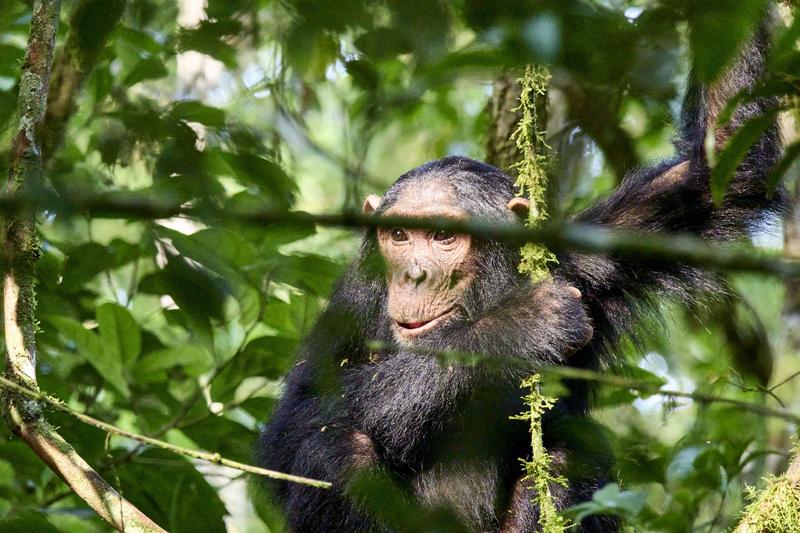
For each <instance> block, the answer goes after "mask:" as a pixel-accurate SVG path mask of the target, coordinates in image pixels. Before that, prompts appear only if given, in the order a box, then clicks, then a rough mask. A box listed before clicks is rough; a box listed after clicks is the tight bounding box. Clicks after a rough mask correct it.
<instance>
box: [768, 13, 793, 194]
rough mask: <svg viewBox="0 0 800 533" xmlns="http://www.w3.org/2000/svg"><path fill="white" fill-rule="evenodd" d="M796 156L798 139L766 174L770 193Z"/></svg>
mask: <svg viewBox="0 0 800 533" xmlns="http://www.w3.org/2000/svg"><path fill="white" fill-rule="evenodd" d="M798 20H800V17H798ZM798 157H800V141H795V142H793V143H792V144H790V145H789V146H788V147H787V148H786V150H785V151H784V153H783V157H782V158H781V160H780V161H778V164H777V165H775V168H773V169H772V171H771V172H770V173H769V176H767V190H768V191H769V194H770V195H772V194H774V193H775V189H777V188H778V185H779V184H780V182H781V180H782V179H783V176H784V175H785V174H786V172H787V171H788V170H789V169H790V168H791V167H792V165H793V164H794V163H795V161H797V158H798Z"/></svg>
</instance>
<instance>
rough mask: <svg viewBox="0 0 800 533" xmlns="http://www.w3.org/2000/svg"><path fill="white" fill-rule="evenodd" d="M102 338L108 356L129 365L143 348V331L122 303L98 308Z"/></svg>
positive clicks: (124, 365)
mask: <svg viewBox="0 0 800 533" xmlns="http://www.w3.org/2000/svg"><path fill="white" fill-rule="evenodd" d="M96 316H97V322H98V323H99V324H100V340H101V341H102V343H103V349H104V350H106V352H107V353H108V356H109V357H110V358H111V357H113V358H116V359H118V360H119V361H121V363H122V366H123V367H126V366H129V365H130V364H131V363H133V361H135V360H136V358H137V357H138V356H139V352H140V351H141V349H142V332H141V330H140V329H139V325H138V324H137V323H136V319H134V318H133V315H131V313H130V311H128V310H127V309H125V308H124V307H122V306H121V305H118V304H114V303H106V304H103V305H101V306H100V307H98V308H97V313H96Z"/></svg>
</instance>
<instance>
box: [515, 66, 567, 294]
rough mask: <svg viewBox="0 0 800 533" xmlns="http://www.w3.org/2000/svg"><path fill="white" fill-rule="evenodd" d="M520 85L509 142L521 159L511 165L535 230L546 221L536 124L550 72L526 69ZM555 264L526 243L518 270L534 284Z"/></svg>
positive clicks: (543, 153) (544, 163)
mask: <svg viewBox="0 0 800 533" xmlns="http://www.w3.org/2000/svg"><path fill="white" fill-rule="evenodd" d="M519 82H520V85H521V92H520V95H519V105H518V106H517V107H516V108H515V109H514V111H521V113H522V117H521V119H520V121H519V125H518V126H517V129H516V130H515V131H514V133H512V134H511V138H512V140H514V141H515V142H516V143H517V148H518V149H519V151H520V153H521V155H522V159H521V160H520V161H519V162H518V163H516V164H514V169H516V170H517V182H516V186H517V187H518V188H519V195H520V196H527V197H528V199H529V200H530V209H529V211H528V221H527V222H528V227H531V228H536V227H539V226H540V225H541V224H542V222H544V221H545V220H547V208H546V206H545V188H546V185H547V170H548V168H549V162H548V157H547V150H548V149H549V147H548V146H547V143H546V142H545V135H544V133H545V132H544V128H543V127H542V126H541V125H540V124H539V121H540V117H539V111H538V110H537V106H536V100H537V98H539V99H542V98H545V97H546V95H547V90H548V87H549V86H550V72H549V71H548V70H547V69H546V68H544V67H539V66H532V65H528V67H527V68H526V69H525V75H524V76H523V77H522V78H521V79H520V80H519ZM554 262H556V256H555V255H554V254H553V253H552V252H551V251H550V250H548V249H547V248H546V247H544V246H542V245H541V244H538V243H527V244H525V245H524V246H523V247H522V261H521V262H520V265H519V270H520V272H522V273H526V274H528V275H530V277H531V280H532V281H534V282H536V281H539V280H542V279H546V278H548V277H550V272H549V270H548V268H547V264H548V263H554Z"/></svg>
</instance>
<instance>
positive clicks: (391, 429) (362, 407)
mask: <svg viewBox="0 0 800 533" xmlns="http://www.w3.org/2000/svg"><path fill="white" fill-rule="evenodd" d="M766 50H767V35H766V32H765V31H760V32H759V34H758V35H757V36H756V37H754V39H753V40H752V42H750V43H748V44H747V46H746V47H745V49H744V51H743V53H742V54H741V57H740V59H739V60H738V62H737V63H736V65H734V66H733V67H732V69H731V71H730V72H729V73H728V74H727V75H726V76H725V77H724V79H723V80H722V81H721V82H719V83H718V84H717V85H715V86H714V87H712V88H710V89H709V88H702V87H693V88H691V89H690V90H689V94H688V96H687V101H686V105H685V109H684V116H683V125H682V128H681V137H680V139H679V140H678V141H677V143H676V144H677V148H678V155H677V156H676V157H675V158H674V159H673V160H671V161H668V162H665V163H662V164H659V165H656V166H654V167H652V168H647V169H643V170H639V171H636V172H634V173H632V174H631V175H630V176H628V177H627V178H626V179H625V181H624V182H623V184H622V185H621V186H620V187H619V189H618V190H617V191H616V192H615V193H614V194H613V195H612V196H611V197H609V198H608V199H607V200H605V201H604V202H602V203H600V204H598V205H596V206H595V207H593V208H591V209H589V210H587V211H586V212H584V213H582V214H580V215H579V216H578V217H576V218H577V220H578V221H581V222H589V223H598V224H605V225H611V226H622V227H631V228H636V229H639V230H643V231H654V232H655V231H662V232H687V233H693V234H695V235H698V236H700V237H703V238H708V239H713V240H718V241H729V240H735V239H740V238H743V237H745V236H746V235H747V233H748V231H749V230H751V229H752V228H753V227H755V226H756V225H757V224H759V223H760V222H762V221H764V220H765V219H766V218H768V217H769V216H770V214H771V213H775V212H777V211H779V210H780V208H781V206H782V195H781V192H780V191H779V193H778V194H777V195H775V196H773V197H772V198H771V199H770V198H768V197H767V194H766V188H765V176H766V173H767V172H768V171H769V169H770V168H771V167H772V165H773V164H774V162H775V161H776V160H777V158H778V157H779V150H780V142H779V137H778V130H777V126H776V127H774V128H772V129H770V130H769V131H768V132H767V134H765V136H764V137H763V138H762V139H761V141H760V142H759V143H758V144H757V145H756V146H755V147H753V148H752V149H751V150H750V153H749V155H748V157H747V160H746V161H745V162H744V164H743V165H742V166H741V168H740V169H739V170H738V171H737V173H736V176H735V178H734V180H733V182H732V184H731V186H730V189H729V193H728V195H727V197H726V200H725V202H724V204H723V205H722V206H721V207H720V208H714V207H713V206H712V203H711V199H710V193H709V184H708V174H709V172H708V167H707V163H706V161H705V155H704V150H703V143H704V137H705V132H706V126H707V123H709V122H712V121H715V120H716V117H717V114H718V113H719V107H720V104H719V103H720V102H722V103H724V102H725V101H727V100H728V99H729V98H730V97H731V96H733V95H734V94H736V93H738V92H739V91H740V90H742V89H744V88H746V87H748V86H750V85H751V84H752V83H753V82H754V80H755V79H756V78H757V77H758V76H759V75H760V73H761V70H762V63H763V61H764V53H765V51H766ZM773 105H774V102H772V101H769V100H763V99H762V100H756V101H754V102H752V103H748V104H746V105H742V106H740V107H739V109H738V110H737V112H736V113H735V115H734V118H733V121H732V123H731V125H730V126H729V127H726V128H724V129H722V130H720V131H718V132H717V141H718V142H719V143H723V142H724V141H725V140H726V139H727V137H728V136H730V135H731V133H732V132H734V131H735V130H736V128H737V127H738V126H739V125H741V123H743V122H744V121H745V120H747V119H748V118H750V117H752V116H755V115H758V114H760V113H762V112H763V111H764V110H765V109H766V108H769V107H771V106H773ZM425 180H436V181H438V182H443V183H446V184H447V185H449V186H450V187H452V188H454V190H455V191H456V192H457V195H456V196H457V198H458V203H459V207H461V208H462V209H464V210H465V211H467V212H468V213H469V214H470V215H472V216H475V217H481V218H484V219H490V220H495V221H498V222H510V221H512V220H513V215H512V214H511V213H510V211H509V210H508V209H507V207H506V204H507V202H508V201H509V200H510V199H511V198H512V197H513V196H514V189H513V184H512V180H511V179H510V178H509V177H508V176H507V175H505V174H503V173H502V172H500V171H499V170H497V169H496V168H493V167H490V166H488V165H485V164H482V163H479V162H476V161H472V160H469V159H466V158H463V157H448V158H445V159H441V160H439V161H433V162H431V163H428V164H426V165H423V166H421V167H419V168H417V169H414V170H412V171H410V172H408V173H407V174H404V175H403V176H401V177H400V179H398V180H397V182H396V183H395V184H394V185H393V186H392V187H391V188H390V189H389V191H388V192H387V194H386V196H385V197H384V201H383V203H382V206H381V209H382V210H385V209H387V208H389V207H390V206H391V205H393V203H394V202H395V201H396V200H397V198H398V196H399V194H400V193H401V192H402V191H403V190H404V189H405V188H406V187H417V186H419V184H420V183H421V182H423V181H425ZM474 253H475V254H476V257H477V259H478V266H477V275H476V277H475V282H474V283H473V284H472V285H471V287H470V289H469V292H468V296H467V298H466V301H465V303H464V305H463V308H462V309H461V310H460V314H459V316H458V319H457V320H455V321H454V322H452V323H450V324H448V325H447V326H444V327H442V328H440V329H439V330H438V331H435V332H432V333H431V334H429V335H427V336H426V337H425V338H423V339H422V340H421V342H420V344H419V347H423V348H429V349H433V350H442V349H448V350H461V351H470V352H483V353H489V354H493V355H494V356H496V357H497V358H499V359H500V360H502V359H504V358H514V359H523V360H524V361H527V362H528V364H527V365H524V366H518V365H516V366H505V367H501V368H500V369H499V370H498V369H496V368H495V369H492V368H491V367H490V366H487V365H477V366H472V367H471V366H464V365H449V366H443V365H441V364H440V363H439V361H438V360H437V359H436V358H434V357H432V356H430V355H428V354H426V353H421V352H420V351H419V350H416V349H415V350H410V349H394V350H380V351H376V352H371V351H370V349H369V348H368V341H370V340H372V339H377V340H380V341H385V342H387V343H391V342H392V335H391V332H390V330H389V325H390V320H389V318H388V316H387V313H386V309H385V302H386V286H385V281H384V275H383V273H382V271H381V265H380V260H379V259H378V250H377V241H376V234H375V231H374V230H370V231H367V232H366V235H365V237H364V241H363V244H362V246H361V249H360V251H359V254H358V257H357V258H356V260H355V261H354V263H353V265H352V266H351V268H350V269H349V271H348V272H347V274H346V275H345V276H344V278H343V279H342V280H341V281H340V282H339V284H338V287H337V289H336V290H335V292H334V294H333V296H332V298H331V300H330V303H329V305H328V307H327V309H326V310H325V311H324V312H323V313H322V315H321V316H320V318H319V320H318V322H317V324H316V326H315V327H314V329H313V331H312V332H311V334H310V335H309V338H308V339H307V341H306V342H305V344H304V346H303V348H302V351H301V354H300V358H299V362H298V364H297V366H296V367H295V369H294V370H293V371H292V372H291V373H290V375H289V376H288V378H287V383H286V392H285V395H284V398H283V400H282V401H281V403H280V405H279V406H278V408H277V411H276V412H275V414H274V416H273V417H272V420H271V421H270V423H269V424H268V425H267V426H266V428H265V430H264V432H263V435H262V437H261V439H260V442H259V445H258V452H257V461H258V464H260V465H261V466H264V467H266V468H271V469H274V470H278V471H282V472H290V473H292V474H298V475H304V476H309V477H314V478H318V479H324V480H330V481H332V482H333V483H334V488H333V489H332V490H330V491H325V490H320V489H314V488H309V487H306V486H303V485H299V484H293V483H274V484H272V485H271V486H270V489H271V492H272V494H273V496H274V498H275V499H276V500H277V501H278V502H279V503H280V504H281V505H282V506H283V508H284V509H285V510H286V514H287V518H288V521H289V525H290V527H291V528H292V530H294V531H302V532H306V531H321V532H322V531H324V532H335V531H384V530H393V529H394V527H396V525H397V524H396V523H393V522H392V520H391V519H389V520H388V521H381V520H377V519H375V518H373V517H372V514H371V512H370V510H368V509H366V508H365V507H364V505H363V504H362V503H360V502H362V500H361V499H359V498H356V497H354V496H352V495H351V494H350V492H349V490H350V489H349V481H350V479H351V475H352V474H353V473H354V472H357V471H360V470H362V469H364V468H374V469H378V470H380V471H382V472H385V473H388V474H390V475H391V476H393V479H395V480H397V482H398V483H399V484H400V486H401V488H404V489H405V490H406V491H407V493H408V494H409V497H411V498H414V499H415V500H417V501H418V502H420V503H422V504H424V505H425V506H426V507H429V508H430V507H437V506H446V507H450V508H453V509H454V510H455V511H456V513H457V514H458V515H459V516H460V517H461V518H462V520H463V521H464V523H465V524H466V526H467V527H468V528H469V529H472V530H476V531H506V532H511V531H520V532H521V531H534V530H536V528H537V525H536V524H537V510H536V509H535V507H533V506H532V504H531V503H530V500H531V495H530V494H529V491H528V489H527V488H526V486H525V485H524V484H522V483H520V482H519V478H520V465H519V460H518V458H520V457H524V456H525V455H526V454H527V451H528V449H529V438H530V437H529V435H528V433H527V427H526V425H525V424H524V423H520V422H516V421H511V420H509V416H510V415H513V414H515V413H518V412H520V411H522V410H523V406H522V404H521V401H520V398H519V397H520V394H521V392H522V391H521V390H520V389H519V382H520V380H521V378H522V377H523V376H525V375H528V374H530V373H531V372H532V371H534V370H535V369H536V368H537V367H539V366H541V365H542V364H569V365H574V366H578V367H584V368H596V367H598V365H599V364H600V362H601V361H602V360H603V358H604V357H607V356H608V355H609V353H610V350H611V348H612V347H613V345H614V342H615V341H616V340H617V339H618V337H619V336H620V335H621V334H624V333H630V332H632V330H633V326H634V325H635V324H636V320H637V317H638V316H639V315H640V313H641V312H642V311H644V310H647V309H648V308H650V305H651V303H652V298H653V296H654V295H655V296H658V295H668V296H671V297H675V296H678V297H680V298H683V299H685V300H686V301H695V300H696V299H697V298H698V297H699V296H700V295H702V294H704V293H708V292H709V291H715V290H717V289H718V287H719V285H718V282H717V281H718V280H716V279H715V277H714V276H712V275H709V274H707V273H705V272H702V271H701V270H699V269H696V268H693V267H689V266H687V265H676V264H671V263H666V262H659V261H641V260H639V261H636V260H631V259H621V258H616V257H611V256H604V257H597V256H585V255H580V254H574V253H567V254H563V255H562V256H561V257H560V263H559V266H558V267H557V268H556V269H555V270H554V277H555V279H556V283H543V284H538V285H536V286H531V284H530V283H529V282H528V281H527V280H526V279H525V278H523V277H522V276H521V275H520V274H519V273H518V272H517V264H518V263H519V251H518V250H517V249H516V248H514V247H511V246H508V245H506V244H504V243H502V242H492V241H489V242H486V241H480V240H478V241H477V242H476V243H475V252H474ZM563 284H568V285H572V286H575V287H577V288H578V289H580V291H581V292H582V294H583V298H582V303H581V302H578V301H577V300H575V299H574V298H570V297H569V295H568V293H567V292H566V291H565V290H564V285H563ZM592 326H593V331H594V335H593V337H592V340H591V342H590V343H589V344H588V345H586V346H584V347H583V348H581V349H580V350H579V351H578V352H577V353H574V352H575V350H576V349H578V348H580V347H581V346H582V345H583V344H584V342H585V340H586V338H587V336H588V334H590V332H591V327H592ZM569 354H572V355H571V356H569ZM586 406H587V391H586V389H585V387H584V386H583V385H582V384H580V383H575V384H573V386H572V390H571V394H570V395H569V397H568V399H566V400H565V401H562V402H561V403H560V404H559V406H558V408H557V409H556V410H555V411H554V413H555V414H553V415H552V416H551V417H550V419H548V420H547V421H546V427H545V440H546V442H545V443H546V445H547V446H548V448H549V449H550V451H551V453H552V454H553V456H554V457H555V458H556V466H557V468H558V469H559V470H560V471H562V472H564V473H565V474H566V475H567V477H568V478H569V479H570V485H569V488H566V489H562V488H558V487H553V490H554V493H555V495H556V498H557V500H558V504H559V506H561V507H566V506H569V505H573V504H574V503H577V502H579V501H583V500H585V499H587V498H590V497H591V494H592V491H593V490H595V489H596V488H598V487H599V486H600V485H601V484H602V482H603V481H602V480H603V479H604V476H605V475H606V470H607V468H608V461H607V460H606V458H604V457H602V455H603V454H602V453H600V452H599V451H598V450H599V449H601V448H602V446H599V445H598V443H597V442H596V441H594V440H591V439H588V440H587V442H583V443H581V442H578V441H579V440H580V439H576V432H575V431H573V430H571V429H570V428H571V427H573V426H572V422H571V421H575V420H581V417H582V416H583V415H584V412H585V409H586ZM582 528H583V530H584V531H609V530H614V529H616V523H615V521H614V520H610V519H605V518H602V517H595V518H591V519H588V520H586V521H584V523H583V524H582Z"/></svg>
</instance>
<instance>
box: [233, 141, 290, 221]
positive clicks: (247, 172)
mask: <svg viewBox="0 0 800 533" xmlns="http://www.w3.org/2000/svg"><path fill="white" fill-rule="evenodd" d="M220 155H221V156H222V159H223V161H225V163H226V164H227V166H228V168H229V169H230V171H231V172H232V174H233V176H234V177H235V178H236V179H238V180H239V181H241V182H242V183H243V184H246V185H255V186H258V187H260V188H261V189H263V190H264V191H265V192H268V193H270V194H271V195H272V199H273V200H275V201H276V203H277V204H278V206H280V207H283V208H288V207H289V205H290V203H291V201H292V196H293V193H294V192H295V191H296V189H297V186H296V185H295V184H294V182H293V181H292V180H291V179H290V178H289V176H287V175H286V173H285V172H284V171H283V169H282V168H281V167H279V166H278V165H276V164H275V163H273V162H272V161H269V160H267V159H265V158H263V157H259V156H257V155H252V154H233V153H229V152H222V153H221V154H220Z"/></svg>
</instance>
